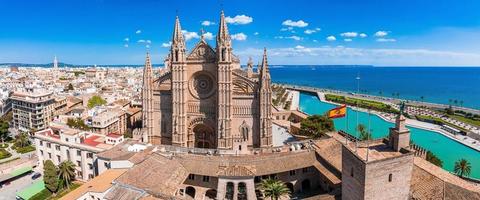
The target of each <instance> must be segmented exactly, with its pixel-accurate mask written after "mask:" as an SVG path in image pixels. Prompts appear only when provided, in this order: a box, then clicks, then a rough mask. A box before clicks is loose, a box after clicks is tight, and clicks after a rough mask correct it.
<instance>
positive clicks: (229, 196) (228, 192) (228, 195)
mask: <svg viewBox="0 0 480 200" xmlns="http://www.w3.org/2000/svg"><path fill="white" fill-rule="evenodd" d="M234 189H235V186H234V185H233V183H232V182H228V183H227V190H226V193H225V199H229V200H233V190H234Z"/></svg>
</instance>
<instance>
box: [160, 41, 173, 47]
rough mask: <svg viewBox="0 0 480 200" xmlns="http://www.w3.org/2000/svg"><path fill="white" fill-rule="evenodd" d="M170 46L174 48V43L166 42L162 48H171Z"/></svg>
mask: <svg viewBox="0 0 480 200" xmlns="http://www.w3.org/2000/svg"><path fill="white" fill-rule="evenodd" d="M170 46H172V42H168V43H166V42H165V43H162V47H165V48H167V47H170Z"/></svg>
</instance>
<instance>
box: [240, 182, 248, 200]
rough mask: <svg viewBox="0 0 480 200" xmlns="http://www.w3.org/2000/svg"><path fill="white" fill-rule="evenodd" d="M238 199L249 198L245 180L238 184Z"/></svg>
mask: <svg viewBox="0 0 480 200" xmlns="http://www.w3.org/2000/svg"><path fill="white" fill-rule="evenodd" d="M238 200H247V184H245V183H244V182H240V183H239V184H238Z"/></svg>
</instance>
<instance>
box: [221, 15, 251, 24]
mask: <svg viewBox="0 0 480 200" xmlns="http://www.w3.org/2000/svg"><path fill="white" fill-rule="evenodd" d="M225 21H226V22H227V23H229V24H235V25H239V24H249V23H252V22H253V18H252V17H249V16H246V15H237V16H235V17H233V18H232V17H226V18H225Z"/></svg>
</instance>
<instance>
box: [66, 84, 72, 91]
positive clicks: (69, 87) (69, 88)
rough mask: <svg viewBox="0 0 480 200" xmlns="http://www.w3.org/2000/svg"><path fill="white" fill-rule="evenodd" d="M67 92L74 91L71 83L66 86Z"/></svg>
mask: <svg viewBox="0 0 480 200" xmlns="http://www.w3.org/2000/svg"><path fill="white" fill-rule="evenodd" d="M67 90H68V91H71V90H74V88H73V85H72V84H71V83H69V84H68V86H67Z"/></svg>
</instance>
